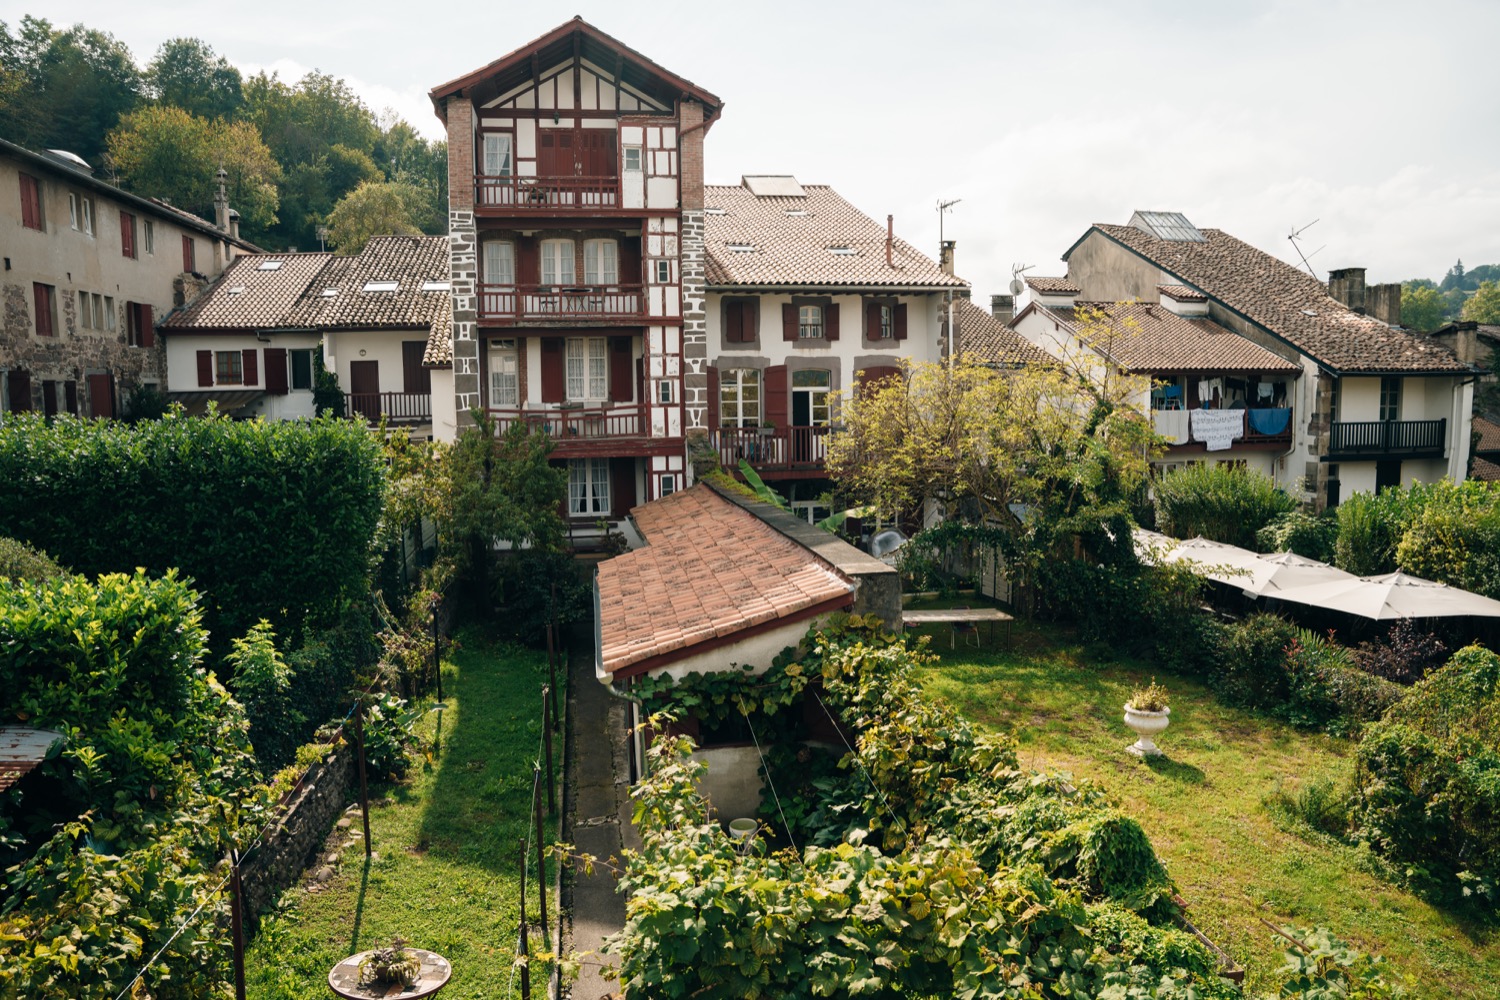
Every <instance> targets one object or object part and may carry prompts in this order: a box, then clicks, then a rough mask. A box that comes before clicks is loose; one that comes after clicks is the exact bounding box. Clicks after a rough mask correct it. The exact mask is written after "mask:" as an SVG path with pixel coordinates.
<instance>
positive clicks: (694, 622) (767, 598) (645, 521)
mask: <svg viewBox="0 0 1500 1000" xmlns="http://www.w3.org/2000/svg"><path fill="white" fill-rule="evenodd" d="M631 513H632V514H633V515H634V517H635V523H636V526H637V527H638V528H639V529H640V531H641V534H642V535H644V536H645V538H646V541H647V545H646V546H645V547H644V548H640V549H635V550H634V551H631V552H627V553H625V554H623V555H619V556H616V557H615V558H613V559H610V560H609V561H608V562H605V563H603V564H602V565H600V567H599V578H598V586H599V635H600V639H599V641H600V660H601V663H602V666H603V668H604V669H605V670H606V671H608V672H609V673H612V674H613V673H616V672H618V671H619V670H622V669H624V668H626V667H629V666H630V665H631V664H634V663H639V662H640V661H642V660H646V659H650V658H652V657H655V656H660V655H662V654H665V653H673V652H677V651H678V650H682V651H683V655H684V656H690V655H692V647H693V646H696V645H698V644H699V643H703V642H707V641H710V640H714V639H723V638H727V637H732V636H733V635H734V634H735V633H737V632H741V631H743V630H745V629H748V628H752V627H754V626H757V625H762V624H765V623H769V622H774V621H776V620H777V619H781V618H786V617H788V616H791V615H795V614H796V613H797V612H800V611H806V610H807V609H809V608H813V607H816V606H818V605H820V604H824V603H826V602H828V601H832V600H835V599H838V598H841V597H851V598H852V594H853V589H854V588H853V585H852V584H850V583H849V581H848V580H846V579H844V578H843V577H841V576H839V575H838V574H837V573H836V572H834V570H833V568H832V567H831V566H829V565H828V564H827V563H826V562H824V561H823V560H822V559H819V558H818V557H817V556H815V555H814V554H813V553H812V552H810V551H808V550H807V549H806V548H803V547H802V546H801V545H799V544H797V543H796V542H794V541H792V540H791V539H790V538H788V537H787V536H785V535H783V534H781V532H779V531H777V530H776V529H775V528H773V527H771V526H770V525H768V524H766V523H765V522H763V521H761V520H760V519H759V518H757V517H755V516H754V515H753V514H751V513H749V512H748V511H744V510H741V509H740V508H739V507H737V506H735V505H734V504H732V503H730V502H729V501H727V500H725V499H724V498H723V497H720V496H719V495H718V494H717V493H715V492H714V491H713V490H711V489H709V487H708V486H706V485H704V484H702V483H700V484H698V485H696V486H693V487H692V488H690V489H686V490H682V491H680V492H678V493H674V494H672V495H671V496H667V497H663V498H662V499H660V500H657V501H654V502H652V503H649V504H645V505H644V506H641V507H637V508H635V509H634V510H633V511H632V512H631Z"/></svg>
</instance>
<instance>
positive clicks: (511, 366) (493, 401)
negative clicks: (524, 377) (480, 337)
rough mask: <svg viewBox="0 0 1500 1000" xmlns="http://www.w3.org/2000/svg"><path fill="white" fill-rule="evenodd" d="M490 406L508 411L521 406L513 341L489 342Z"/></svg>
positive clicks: (518, 369) (517, 362)
mask: <svg viewBox="0 0 1500 1000" xmlns="http://www.w3.org/2000/svg"><path fill="white" fill-rule="evenodd" d="M507 369H508V370H507ZM490 405H491V406H493V407H504V408H510V409H514V408H517V407H519V406H520V405H521V368H520V357H519V355H518V353H517V352H516V342H515V341H514V340H494V341H491V342H490Z"/></svg>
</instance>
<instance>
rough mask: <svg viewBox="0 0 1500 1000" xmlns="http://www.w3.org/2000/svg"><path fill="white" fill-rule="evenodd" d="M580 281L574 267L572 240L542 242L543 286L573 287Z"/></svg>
mask: <svg viewBox="0 0 1500 1000" xmlns="http://www.w3.org/2000/svg"><path fill="white" fill-rule="evenodd" d="M577 281H578V276H577V271H576V270H575V269H574V267H573V241H572V240H543V241H542V284H544V285H572V284H576V283H577Z"/></svg>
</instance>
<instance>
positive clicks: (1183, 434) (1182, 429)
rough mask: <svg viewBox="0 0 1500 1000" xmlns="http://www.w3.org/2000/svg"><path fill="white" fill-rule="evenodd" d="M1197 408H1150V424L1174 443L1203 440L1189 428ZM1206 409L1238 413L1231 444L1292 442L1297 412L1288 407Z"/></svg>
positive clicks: (1178, 444)
mask: <svg viewBox="0 0 1500 1000" xmlns="http://www.w3.org/2000/svg"><path fill="white" fill-rule="evenodd" d="M1194 412H1197V411H1196V410H1152V411H1151V426H1152V428H1153V429H1154V430H1155V431H1156V433H1158V434H1160V435H1161V436H1162V437H1164V438H1166V439H1167V441H1168V442H1170V443H1171V444H1173V445H1177V446H1183V445H1196V444H1202V443H1203V438H1202V437H1200V436H1199V435H1198V434H1197V433H1195V432H1194V431H1193V429H1192V414H1193V413H1194ZM1207 412H1209V413H1223V414H1238V420H1237V421H1236V420H1235V419H1234V418H1232V417H1228V416H1226V417H1225V418H1224V419H1225V420H1228V421H1230V422H1231V423H1232V424H1234V428H1233V429H1232V431H1231V433H1233V435H1234V439H1233V447H1236V448H1240V447H1255V446H1266V447H1288V446H1290V445H1291V443H1292V428H1293V427H1295V426H1296V420H1295V417H1296V413H1295V412H1294V411H1293V410H1291V409H1281V408H1278V409H1260V408H1254V409H1244V410H1209V411H1207Z"/></svg>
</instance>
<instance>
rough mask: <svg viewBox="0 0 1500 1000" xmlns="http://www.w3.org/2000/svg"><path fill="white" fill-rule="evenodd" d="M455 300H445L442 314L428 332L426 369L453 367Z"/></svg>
mask: <svg viewBox="0 0 1500 1000" xmlns="http://www.w3.org/2000/svg"><path fill="white" fill-rule="evenodd" d="M452 303H453V300H452V299H451V298H447V299H444V300H443V308H442V312H441V313H440V314H439V315H438V317H437V318H436V319H434V320H433V321H432V326H431V327H430V328H429V329H428V331H427V348H426V350H424V351H423V352H422V365H423V367H425V368H451V367H452V366H453V308H452Z"/></svg>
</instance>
